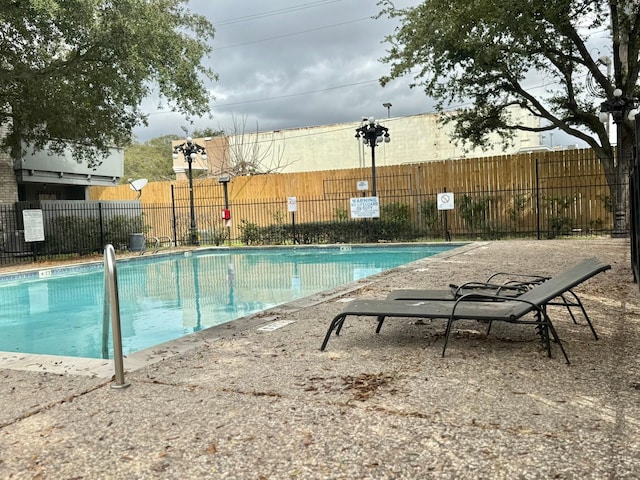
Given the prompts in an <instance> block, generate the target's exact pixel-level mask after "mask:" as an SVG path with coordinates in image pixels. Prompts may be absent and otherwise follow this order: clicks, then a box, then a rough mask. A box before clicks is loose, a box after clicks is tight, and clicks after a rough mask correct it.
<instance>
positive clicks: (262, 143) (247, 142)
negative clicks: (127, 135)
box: [174, 107, 540, 180]
mask: <svg viewBox="0 0 640 480" xmlns="http://www.w3.org/2000/svg"><path fill="white" fill-rule="evenodd" d="M512 115H513V116H514V119H515V120H516V121H517V122H518V123H520V124H523V125H526V126H528V127H537V126H539V119H537V118H536V117H534V116H533V115H531V114H530V113H528V112H526V111H525V110H522V109H520V108H518V107H514V108H513V110H512ZM439 119H440V115H439V114H421V115H412V116H409V117H394V118H385V119H379V123H380V124H381V125H383V126H385V127H387V128H388V129H389V134H390V136H391V142H390V143H382V144H379V145H378V146H377V147H376V150H375V155H376V166H380V167H384V166H390V165H402V164H408V163H416V162H433V161H441V160H449V159H456V158H478V157H488V156H495V155H505V154H506V155H508V154H513V153H517V152H519V151H521V150H526V149H530V148H534V147H536V146H538V145H539V143H540V142H539V135H538V134H537V133H533V132H516V138H515V139H514V142H513V145H512V146H510V147H507V148H504V147H503V146H502V145H501V141H500V138H499V137H498V135H493V136H491V137H490V140H491V144H492V145H493V147H492V148H490V149H489V150H486V151H483V150H481V149H473V150H470V151H465V150H464V149H463V148H462V147H459V146H456V145H454V143H453V142H452V141H451V138H450V134H451V132H452V127H451V126H450V125H446V126H443V125H441V124H439V123H438V122H439ZM362 125H363V122H351V123H341V124H333V125H321V126H314V127H303V128H293V129H288V130H275V131H271V132H259V133H253V134H251V133H245V134H243V135H231V136H228V137H214V138H211V139H197V140H196V141H197V142H198V143H200V144H201V145H203V146H204V147H205V148H206V149H207V155H208V157H207V160H206V161H203V160H202V159H200V158H198V159H197V160H196V162H194V164H193V168H194V170H196V169H197V170H199V171H200V172H202V171H204V170H206V171H207V172H208V174H209V175H210V176H214V177H215V176H218V175H223V174H225V169H226V168H227V166H228V165H229V162H230V161H231V162H237V161H238V160H239V159H245V161H248V162H251V161H254V162H259V163H261V164H262V168H261V169H260V171H261V172H269V171H276V172H280V173H296V172H313V171H319V170H337V169H345V168H361V167H366V166H370V165H371V148H370V147H368V146H364V145H363V143H362V140H360V139H356V138H355V129H356V128H357V127H360V126H362ZM174 171H175V172H176V179H177V180H184V179H186V175H185V174H184V173H183V172H184V159H183V158H179V159H177V160H174Z"/></svg>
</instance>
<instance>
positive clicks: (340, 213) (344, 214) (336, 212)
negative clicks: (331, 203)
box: [333, 207, 349, 221]
mask: <svg viewBox="0 0 640 480" xmlns="http://www.w3.org/2000/svg"><path fill="white" fill-rule="evenodd" d="M333 218H334V219H335V220H338V221H343V220H347V219H348V218H349V212H348V211H347V209H346V208H344V207H336V208H334V209H333Z"/></svg>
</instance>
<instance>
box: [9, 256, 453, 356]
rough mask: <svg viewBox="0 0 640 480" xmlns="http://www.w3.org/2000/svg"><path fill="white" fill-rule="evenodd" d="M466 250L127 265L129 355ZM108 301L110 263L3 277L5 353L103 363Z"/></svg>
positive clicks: (152, 259)
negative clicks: (106, 280) (106, 272)
mask: <svg viewBox="0 0 640 480" xmlns="http://www.w3.org/2000/svg"><path fill="white" fill-rule="evenodd" d="M458 246H460V245H453V244H447V245H427V246H423V245H415V246H401V247H398V246H380V247H378V246H376V247H367V246H354V247H351V246H342V247H327V248H320V247H291V248H270V249H266V248H265V249H253V248H245V249H231V248H229V249H209V250H198V251H195V252H185V253H181V254H171V255H155V256H149V257H137V258H135V259H127V260H120V261H118V266H117V269H118V291H119V296H120V317H121V323H122V347H123V353H124V354H125V355H126V354H129V353H132V352H136V351H139V350H142V349H145V348H148V347H151V346H154V345H158V344H161V343H164V342H167V341H170V340H174V339H176V338H180V337H182V336H184V335H187V334H190V333H193V332H197V331H199V330H202V329H205V328H209V327H213V326H216V325H221V324H224V323H227V322H229V321H232V320H234V319H237V318H240V317H243V316H246V315H249V314H252V313H256V312H259V311H262V310H266V309H269V308H272V307H274V306H277V305H280V304H283V303H286V302H290V301H292V300H295V299H298V298H302V297H305V296H308V295H312V294H314V293H318V292H322V291H325V290H329V289H332V288H335V287H337V286H340V285H343V284H347V283H349V282H352V281H355V280H359V279H361V278H365V277H368V276H370V275H374V274H376V273H379V272H382V271H384V270H388V269H391V268H394V267H397V266H399V265H403V264H406V263H409V262H412V261H415V260H418V259H420V258H425V257H429V256H432V255H435V254H438V253H441V252H444V251H447V250H450V249H452V248H455V247H458ZM103 302H104V270H103V267H102V265H101V264H94V265H85V266H80V267H71V268H63V269H52V270H40V271H38V272H31V273H22V274H13V275H2V276H0V351H8V352H23V353H41V354H42V353H44V354H51V355H65V356H75V357H89V358H102V357H103V328H102V324H103ZM110 343H111V342H109V357H111V356H112V350H111V348H112V347H111V345H110Z"/></svg>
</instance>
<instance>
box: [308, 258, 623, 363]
mask: <svg viewBox="0 0 640 480" xmlns="http://www.w3.org/2000/svg"><path fill="white" fill-rule="evenodd" d="M610 268H611V266H610V265H606V264H604V263H602V262H600V261H599V260H597V259H589V260H588V261H584V262H581V263H579V264H578V265H576V266H574V267H572V268H569V269H568V270H565V271H564V272H562V273H560V274H558V275H556V276H554V277H552V278H550V279H548V280H546V281H544V282H542V283H539V284H537V285H534V286H533V287H532V288H531V289H530V290H528V291H526V292H525V293H522V294H521V295H519V296H517V297H512V296H511V297H510V296H504V295H486V294H482V293H472V294H467V295H462V296H461V297H459V298H457V299H455V300H454V301H451V300H408V301H407V300H356V301H354V302H351V303H349V304H348V305H347V306H346V307H345V308H344V310H343V311H342V312H340V313H339V314H338V315H336V316H335V317H334V318H333V320H332V321H331V324H330V325H329V329H328V330H327V333H326V335H325V338H324V341H323V342H322V346H321V347H320V350H324V349H325V348H326V346H327V343H328V341H329V338H330V337H331V333H332V332H334V331H335V332H336V335H339V334H340V330H341V329H342V326H343V324H344V321H345V319H346V317H347V316H372V317H378V319H379V320H378V327H377V329H376V332H379V331H380V328H381V327H382V321H383V320H384V319H385V318H386V317H410V318H430V319H436V318H441V319H447V327H446V331H445V341H444V346H443V348H442V356H444V355H445V352H446V349H447V343H448V341H449V335H450V333H451V328H452V326H453V322H454V321H456V320H463V319H466V320H479V321H488V322H489V324H490V325H491V322H493V321H504V322H509V323H519V324H531V325H535V326H536V327H537V329H538V332H539V333H540V334H541V335H542V339H543V342H544V344H545V347H546V349H547V354H548V356H549V357H550V356H551V342H550V337H552V338H553V340H554V341H555V342H556V343H557V344H558V346H559V347H560V350H561V351H562V354H563V355H564V357H565V360H566V361H567V363H569V357H568V356H567V353H566V352H565V350H564V347H563V345H562V342H561V341H560V338H559V337H558V335H557V333H556V330H555V328H554V326H553V323H552V322H551V318H550V317H549V315H548V314H547V311H546V307H547V305H549V304H550V302H552V301H553V300H554V299H555V298H557V297H559V296H561V295H563V294H564V293H566V292H568V291H569V290H571V289H572V288H574V287H575V286H577V285H579V284H581V283H582V282H584V281H586V280H588V279H589V278H591V277H593V276H594V275H596V274H598V273H600V272H603V271H605V270H608V269H610ZM530 313H533V314H534V318H533V319H529V320H527V319H526V318H524V317H525V316H526V315H528V314H530Z"/></svg>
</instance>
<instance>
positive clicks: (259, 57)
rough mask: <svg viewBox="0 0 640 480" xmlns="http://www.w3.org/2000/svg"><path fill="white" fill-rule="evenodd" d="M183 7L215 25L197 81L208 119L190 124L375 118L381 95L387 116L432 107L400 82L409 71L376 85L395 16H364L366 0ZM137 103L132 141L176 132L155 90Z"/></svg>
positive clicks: (179, 121) (204, 0) (205, 1)
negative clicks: (205, 93) (210, 76)
mask: <svg viewBox="0 0 640 480" xmlns="http://www.w3.org/2000/svg"><path fill="white" fill-rule="evenodd" d="M396 3H397V6H399V7H405V6H410V5H416V4H418V3H419V2H418V1H409V0H405V1H404V2H403V1H399V2H396ZM189 8H190V9H191V10H192V11H194V12H196V13H200V14H203V15H206V16H207V18H209V20H210V21H211V22H212V23H213V24H214V26H215V27H216V38H215V40H214V42H213V45H212V47H213V53H212V55H211V56H210V58H208V59H206V63H207V65H208V66H210V67H211V68H212V69H213V70H214V71H215V72H217V73H218V74H219V75H220V79H219V81H218V82H214V83H212V84H210V85H207V86H208V88H210V90H211V92H212V93H213V95H214V96H215V97H216V98H215V100H213V101H212V103H211V111H212V114H213V118H208V117H206V116H205V117H202V118H195V119H191V121H192V122H193V123H192V125H191V126H190V128H192V129H193V128H204V127H210V128H216V129H218V128H220V129H225V130H227V131H230V129H232V127H233V119H234V117H235V118H236V119H245V118H246V121H247V128H251V129H255V128H259V129H260V130H261V131H268V130H276V129H286V128H295V127H303V126H313V125H326V124H332V123H342V122H351V121H357V120H359V119H360V118H361V117H362V116H375V117H377V118H382V117H386V116H387V109H386V108H385V107H383V106H382V104H383V103H385V102H390V103H392V105H393V106H392V107H391V116H404V115H412V114H417V113H425V112H430V111H433V102H432V101H430V100H429V99H428V98H427V97H426V96H425V94H424V92H422V91H421V90H420V89H410V88H409V86H408V84H409V82H410V80H411V79H409V78H407V79H402V80H397V81H394V82H392V83H391V84H389V85H387V86H386V87H384V88H382V87H381V86H380V85H379V83H378V79H379V78H380V77H381V76H382V75H385V74H386V73H388V70H389V69H388V66H387V65H384V64H382V63H381V62H380V61H379V58H380V57H382V56H383V55H384V53H385V49H386V45H385V44H384V43H383V40H384V37H385V35H388V34H390V33H392V31H393V28H394V25H395V24H394V23H393V22H392V21H390V20H389V19H387V18H380V19H373V18H372V17H373V16H374V15H376V14H377V13H378V9H379V7H378V6H377V5H376V2H375V1H368V2H363V1H362V0H319V1H312V0H307V1H293V0H273V1H270V2H258V1H256V0H243V1H237V0H216V1H215V2H211V1H210V0H192V1H190V2H189ZM144 108H145V111H147V112H148V113H149V126H148V127H140V128H137V129H136V130H135V132H134V133H135V135H136V136H137V137H138V139H140V140H142V141H144V140H148V139H149V138H153V137H157V136H160V135H165V134H177V135H181V134H182V131H181V130H180V126H181V125H189V123H188V122H187V120H186V119H185V118H184V117H182V116H180V115H178V114H174V113H171V112H168V111H167V107H166V105H161V104H159V101H158V99H148V101H147V102H145V105H144ZM256 126H257V127H256ZM230 133H232V132H230Z"/></svg>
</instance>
